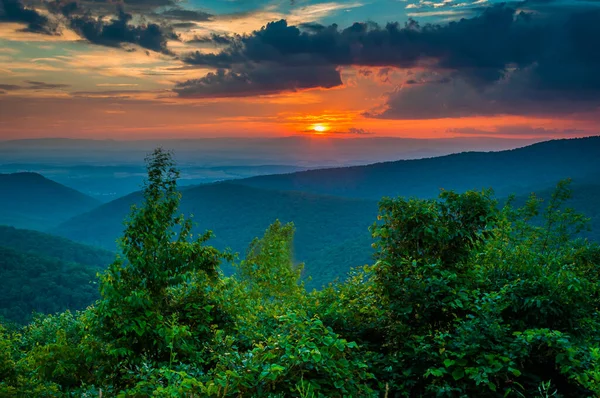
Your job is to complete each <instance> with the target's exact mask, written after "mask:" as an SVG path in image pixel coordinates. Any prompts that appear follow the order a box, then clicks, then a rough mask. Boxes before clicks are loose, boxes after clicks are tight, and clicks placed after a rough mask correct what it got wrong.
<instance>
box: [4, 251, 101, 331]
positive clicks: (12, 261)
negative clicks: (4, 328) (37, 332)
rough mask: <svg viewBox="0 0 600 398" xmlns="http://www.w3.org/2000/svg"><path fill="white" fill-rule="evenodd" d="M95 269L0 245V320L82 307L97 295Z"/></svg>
mask: <svg viewBox="0 0 600 398" xmlns="http://www.w3.org/2000/svg"><path fill="white" fill-rule="evenodd" d="M97 271H98V269H97V268H92V267H90V266H88V265H82V264H79V263H72V262H65V261H64V260H60V259H57V258H52V257H46V256H42V255H36V254H32V253H27V252H19V251H16V250H13V249H10V248H7V247H2V246H0V292H1V293H0V319H2V318H4V319H6V320H7V321H10V322H16V323H19V324H25V323H27V322H28V321H30V320H31V318H32V315H33V313H34V312H38V313H44V314H51V313H56V312H60V311H65V310H66V309H73V310H77V309H83V308H85V307H87V306H88V305H89V304H90V303H92V302H93V301H94V300H96V299H97V298H98V288H97V286H94V285H93V284H92V282H93V281H94V280H95V279H96V278H95V276H96V272H97Z"/></svg>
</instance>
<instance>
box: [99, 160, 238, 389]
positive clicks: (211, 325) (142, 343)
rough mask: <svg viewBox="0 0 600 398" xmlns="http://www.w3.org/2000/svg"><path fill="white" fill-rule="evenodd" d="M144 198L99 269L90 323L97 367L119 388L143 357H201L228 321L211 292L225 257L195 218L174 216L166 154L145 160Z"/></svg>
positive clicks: (173, 181) (162, 360)
mask: <svg viewBox="0 0 600 398" xmlns="http://www.w3.org/2000/svg"><path fill="white" fill-rule="evenodd" d="M147 164H148V181H147V182H146V185H145V187H144V203H143V205H142V206H141V207H140V208H137V207H133V209H132V213H131V216H130V218H129V220H128V221H127V222H126V229H125V232H124V235H123V238H122V239H121V240H120V242H119V245H120V249H121V252H122V256H121V257H119V258H118V259H117V260H116V261H115V262H114V263H113V264H111V265H110V266H109V267H108V269H107V271H106V272H105V273H104V274H103V275H102V276H101V288H100V293H101V296H102V297H101V299H100V301H99V302H98V303H97V305H96V307H95V309H94V316H95V317H94V319H93V323H94V327H95V328H96V331H97V332H98V335H99V337H100V340H101V341H102V343H103V344H105V345H106V347H107V350H106V354H107V358H105V360H104V361H101V363H102V364H103V365H102V369H101V373H103V374H104V376H105V377H109V378H110V379H111V380H112V382H113V383H114V384H115V386H117V387H118V388H122V387H126V386H131V385H132V383H134V382H135V381H136V371H137V369H138V368H139V367H140V366H142V364H143V363H150V364H152V366H154V367H160V366H162V365H165V364H172V363H173V362H174V361H182V360H186V361H190V360H193V361H195V363H197V364H203V363H205V360H206V355H205V353H206V350H207V349H208V346H209V345H210V343H209V342H210V340H211V338H212V336H213V334H214V329H215V328H218V327H220V326H221V325H223V324H224V323H226V322H227V316H226V314H224V313H223V312H222V311H221V308H219V307H218V306H217V305H216V301H215V300H214V298H213V291H214V289H215V286H216V285H217V284H218V282H219V279H218V272H219V271H218V267H219V264H220V262H221V261H222V260H227V259H230V256H228V255H226V254H224V253H222V252H220V251H218V250H216V249H215V248H213V247H210V246H206V245H205V242H206V241H207V240H208V239H209V238H210V236H211V234H210V232H207V233H206V234H204V235H202V236H200V237H198V238H196V239H195V240H194V239H193V237H192V234H191V228H192V222H191V220H190V219H185V218H184V217H183V216H175V214H176V211H177V207H178V205H179V201H180V198H181V194H180V193H179V192H178V191H177V178H178V176H179V172H178V170H177V169H176V168H175V163H174V161H173V159H172V157H171V154H170V153H168V152H166V151H164V150H162V149H157V150H155V151H154V153H153V154H152V155H151V156H150V157H149V158H148V159H147Z"/></svg>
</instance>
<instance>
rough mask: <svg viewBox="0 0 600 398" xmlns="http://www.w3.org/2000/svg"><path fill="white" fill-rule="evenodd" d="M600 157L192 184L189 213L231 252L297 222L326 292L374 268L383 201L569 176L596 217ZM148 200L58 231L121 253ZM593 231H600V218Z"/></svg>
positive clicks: (521, 188) (562, 148)
mask: <svg viewBox="0 0 600 398" xmlns="http://www.w3.org/2000/svg"><path fill="white" fill-rule="evenodd" d="M597 153H600V138H588V139H574V140H557V141H551V142H547V143H543V144H535V145H532V146H530V147H526V148H522V149H516V150H512V151H504V152H497V153H463V154H458V155H451V156H446V157H441V158H432V159H423V160H415V161H399V162H392V163H381V164H374V165H369V166H361V167H349V168H343V169H324V170H315V171H307V172H300V173H292V174H286V175H273V176H266V177H255V178H250V179H245V180H236V181H233V182H231V181H230V182H223V183H215V184H210V185H200V186H194V187H186V189H184V190H182V194H183V199H182V202H181V211H182V212H183V213H184V214H190V213H191V214H195V215H196V216H197V217H196V221H197V222H198V227H197V228H196V232H203V231H204V230H206V229H211V230H213V231H214V233H215V234H216V238H215V239H214V240H213V242H212V244H214V245H215V246H216V247H219V248H225V247H231V248H232V249H233V250H234V251H237V252H239V253H241V255H243V253H244V250H245V248H246V247H247V245H248V244H249V243H250V241H251V240H252V239H253V238H254V237H257V236H261V235H262V233H263V231H264V230H265V228H266V227H267V226H268V225H269V224H270V223H271V222H273V221H274V220H275V219H280V220H281V221H283V222H287V221H294V222H295V224H296V227H297V234H296V238H295V254H296V259H297V260H298V261H303V262H305V263H306V268H305V269H306V273H307V274H308V275H311V276H312V277H313V282H312V284H311V286H316V287H318V286H320V285H322V284H323V283H326V282H328V281H330V280H332V279H334V278H335V277H337V276H342V275H343V274H344V273H345V272H346V271H347V270H348V269H349V268H350V267H352V266H358V265H363V264H365V263H369V262H370V260H371V253H372V252H371V248H370V243H371V239H370V235H369V232H368V227H369V225H371V224H372V223H373V222H374V221H375V218H376V215H377V200H378V199H380V197H381V196H384V195H389V196H396V195H402V196H421V197H435V196H437V194H438V193H439V189H440V188H446V189H454V190H457V191H464V190H468V189H478V188H482V187H492V188H494V189H495V190H496V196H497V197H499V198H502V197H506V196H508V195H509V194H512V193H516V194H518V195H520V196H524V195H527V194H529V193H531V192H534V191H538V192H540V195H541V196H544V195H549V193H550V192H551V189H552V187H553V186H554V185H555V184H556V183H557V182H558V181H559V180H560V179H562V178H565V177H574V179H575V185H574V186H573V188H574V200H573V202H572V203H571V205H573V207H575V208H576V209H577V210H580V211H584V212H586V213H588V214H589V212H594V211H595V206H596V205H595V204H596V203H597V202H598V200H599V199H600V184H598V181H599V180H598V179H596V178H595V177H596V176H600V157H598V156H597ZM559 154H560V155H561V156H559ZM295 189H298V190H306V191H308V192H299V191H297V190H295ZM372 191H374V192H375V193H372ZM332 195H339V196H332ZM344 196H346V197H344ZM140 201H141V195H140V193H136V194H132V195H129V196H127V197H124V198H121V199H118V200H116V201H113V202H110V203H107V204H105V205H103V206H101V207H99V208H97V209H94V210H93V211H91V212H89V213H86V214H83V215H80V216H77V217H74V218H72V219H71V220H68V221H67V222H65V223H63V224H61V225H60V226H59V227H58V228H57V229H56V230H55V231H54V232H55V233H57V234H59V235H62V236H65V237H67V238H70V239H73V240H77V241H81V242H85V243H88V244H92V245H97V246H100V247H103V248H107V249H110V250H112V249H114V242H115V240H116V238H117V237H118V236H120V234H121V232H122V230H123V226H122V221H123V219H124V218H125V217H126V215H127V214H128V211H129V210H128V209H129V207H130V206H131V205H132V204H134V203H140ZM593 225H594V229H595V231H600V219H599V218H598V217H594V218H593ZM594 236H595V235H594Z"/></svg>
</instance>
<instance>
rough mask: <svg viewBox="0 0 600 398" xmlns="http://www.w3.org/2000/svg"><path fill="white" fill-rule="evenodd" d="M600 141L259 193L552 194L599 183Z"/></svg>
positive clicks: (279, 181)
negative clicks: (565, 183)
mask: <svg viewBox="0 0 600 398" xmlns="http://www.w3.org/2000/svg"><path fill="white" fill-rule="evenodd" d="M599 153H600V137H589V138H578V139H569V140H555V141H546V142H542V143H539V144H534V145H531V146H527V147H524V148H519V149H514V150H508V151H501V152H466V153H459V154H454V155H448V156H441V157H435V158H429V159H418V160H400V161H396V162H386V163H377V164H372V165H367V166H356V167H344V168H333V169H326V170H310V171H303V172H297V173H291V174H280V175H272V176H261V177H253V178H248V179H244V180H239V181H237V182H236V183H239V184H244V185H248V186H252V187H257V188H266V189H276V190H296V191H303V192H312V193H315V194H326V195H337V196H344V197H353V198H366V199H374V200H379V199H380V198H381V197H383V196H397V195H402V196H416V197H420V198H431V197H435V196H437V194H438V193H439V189H440V188H445V189H454V190H457V191H460V192H464V191H466V190H469V189H481V188H489V187H493V188H494V190H495V192H496V195H498V196H499V197H502V196H508V195H510V194H527V193H529V192H532V191H537V190H543V189H548V188H549V187H551V186H553V185H554V184H556V182H557V181H558V180H560V179H563V178H572V179H574V180H575V181H578V180H581V179H591V178H596V179H598V178H599V177H600V156H598V154H599Z"/></svg>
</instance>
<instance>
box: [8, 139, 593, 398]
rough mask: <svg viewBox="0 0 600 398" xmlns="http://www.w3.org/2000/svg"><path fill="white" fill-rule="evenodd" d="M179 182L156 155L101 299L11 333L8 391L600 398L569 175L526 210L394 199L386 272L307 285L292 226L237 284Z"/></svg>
mask: <svg viewBox="0 0 600 398" xmlns="http://www.w3.org/2000/svg"><path fill="white" fill-rule="evenodd" d="M177 177H178V172H177V170H176V168H175V165H174V164H173V162H172V160H171V157H170V156H169V154H168V153H165V152H163V151H162V150H157V151H155V153H154V154H153V155H152V156H151V157H150V158H149V160H148V183H147V185H146V187H145V190H144V197H145V202H144V204H143V205H142V206H141V207H139V208H134V209H133V210H132V213H131V215H130V217H129V219H128V220H127V221H126V230H125V232H124V234H123V237H122V238H121V240H120V245H121V253H122V255H120V256H119V257H118V258H117V259H116V261H115V262H113V263H112V264H111V265H110V266H109V267H108V269H107V270H106V271H105V272H104V273H103V274H102V275H101V277H100V282H99V283H100V298H99V300H97V301H96V302H95V304H94V305H92V306H90V307H88V308H87V309H85V310H83V311H80V312H76V313H71V312H65V313H62V314H60V315H54V316H40V317H37V318H36V319H34V321H33V322H31V323H30V324H29V325H27V326H26V327H24V328H10V327H9V328H7V327H4V328H0V396H3V395H4V396H24V397H25V396H26V397H36V396H40V397H42V396H77V397H80V396H99V395H102V396H111V397H113V396H118V397H148V396H160V397H167V396H169V397H186V396H187V397H419V396H447V397H455V396H459V397H506V396H514V397H550V396H556V397H558V396H562V397H588V396H589V397H592V396H598V395H600V332H599V331H600V329H599V326H600V325H599V323H600V318H599V314H598V308H599V304H600V295H599V288H600V282H599V278H598V277H599V273H600V248H599V247H598V246H597V245H594V244H591V243H589V242H587V241H585V240H581V239H575V238H574V236H577V235H578V234H579V233H580V232H581V230H582V229H583V228H585V225H586V221H587V220H586V219H585V218H584V217H583V216H581V215H579V214H576V213H575V212H573V211H571V210H569V209H568V208H565V206H564V204H565V201H566V200H567V199H568V198H569V195H570V191H569V186H568V182H562V183H560V184H559V185H558V186H557V189H556V191H555V192H554V194H553V195H552V197H551V198H550V200H549V201H548V203H544V204H543V205H542V203H541V201H540V200H539V199H536V198H535V197H532V198H531V199H530V200H529V201H528V202H527V203H526V204H525V205H524V206H523V207H519V208H514V207H513V206H512V204H511V203H508V204H507V205H503V206H501V207H500V206H499V205H498V203H497V201H496V200H494V199H493V197H492V195H491V193H490V192H488V191H481V192H473V191H470V192H466V193H464V194H456V193H454V192H443V193H442V194H441V195H440V197H439V198H438V199H437V200H418V199H404V198H397V199H390V198H385V199H383V200H382V201H381V202H380V209H379V210H380V211H379V217H378V220H377V222H376V223H375V224H374V225H373V226H372V228H371V232H372V235H373V237H374V243H373V245H374V249H375V252H376V256H377V261H376V262H375V264H374V265H373V266H368V267H364V268H360V269H355V270H353V271H352V272H351V273H350V275H349V276H348V279H347V280H345V281H343V282H336V283H333V284H330V285H329V286H327V287H326V288H324V289H323V290H320V291H312V292H307V290H306V289H305V288H304V285H303V284H302V283H301V282H300V276H301V273H302V266H301V265H300V266H299V265H296V264H294V262H293V260H292V255H291V248H292V239H293V233H294V228H293V226H292V225H291V224H285V225H284V224H281V223H279V222H276V223H274V224H273V225H271V226H270V227H269V228H268V229H267V231H266V232H265V235H264V236H263V237H262V238H261V239H256V240H255V241H254V242H252V244H251V245H250V247H249V248H248V251H247V254H246V257H245V259H244V261H241V262H240V263H238V264H237V265H236V267H237V272H236V274H235V275H234V276H232V277H225V276H223V274H222V273H221V272H220V270H219V265H220V263H221V262H222V261H233V260H234V259H233V256H232V255H231V254H230V253H228V252H222V251H219V250H217V249H215V248H213V247H211V246H209V245H208V244H207V243H208V240H209V239H210V233H207V234H205V235H203V236H200V237H195V238H194V237H192V236H191V233H190V231H191V228H192V225H191V222H190V221H189V220H187V219H185V218H184V217H180V216H177V215H176V212H177V207H178V204H179V199H180V194H179V193H178V191H177V187H176V181H177ZM539 217H541V219H542V222H539ZM532 220H536V222H531V221H532Z"/></svg>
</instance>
